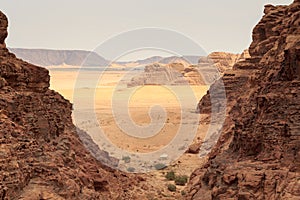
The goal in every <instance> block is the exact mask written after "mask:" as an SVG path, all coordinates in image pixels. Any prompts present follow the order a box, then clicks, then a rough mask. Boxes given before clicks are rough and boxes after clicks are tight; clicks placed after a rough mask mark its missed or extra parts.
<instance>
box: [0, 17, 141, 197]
mask: <svg viewBox="0 0 300 200" xmlns="http://www.w3.org/2000/svg"><path fill="white" fill-rule="evenodd" d="M7 25H8V22H7V18H6V17H5V15H4V14H3V13H2V12H0V116H1V117H0V149H1V151H0V168H1V171H0V199H118V198H119V199H133V198H134V196H132V195H134V194H131V193H130V190H131V189H132V187H133V186H134V184H135V181H133V179H132V178H131V175H128V174H123V173H120V172H118V171H114V170H111V169H108V168H106V167H105V166H103V165H102V164H101V163H100V162H98V161H97V160H96V159H95V158H94V157H93V156H91V154H90V153H89V152H88V150H86V148H85V147H84V145H83V143H82V142H81V140H80V139H79V136H78V134H77V133H76V128H75V127H74V125H73V124H72V119H71V110H72V105H71V104H70V103H69V102H68V101H67V100H65V99H64V98H63V97H62V96H61V95H60V94H58V93H57V92H55V91H53V90H50V89H48V87H49V74H48V71H47V70H46V69H44V68H41V67H37V66H35V65H32V64H29V63H27V62H24V61H22V60H20V59H18V58H16V57H15V55H14V54H12V53H10V52H9V51H8V49H6V47H5V43H4V39H5V38H6V36H7ZM81 136H82V135H81ZM88 140H89V139H88V138H86V139H85V140H84V142H89V141H88ZM93 153H94V154H97V150H95V151H94V152H93Z"/></svg>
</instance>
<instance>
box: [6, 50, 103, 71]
mask: <svg viewBox="0 0 300 200" xmlns="http://www.w3.org/2000/svg"><path fill="white" fill-rule="evenodd" d="M9 50H10V51H11V52H12V53H14V54H15V55H16V56H17V57H18V58H21V59H23V60H25V61H27V62H29V63H33V64H35V65H39V66H43V67H47V66H59V65H71V66H81V65H83V66H107V65H108V64H109V61H107V60H105V59H104V58H103V57H101V56H99V55H98V54H97V53H95V52H90V51H83V50H49V49H20V48H9ZM86 58H87V59H86Z"/></svg>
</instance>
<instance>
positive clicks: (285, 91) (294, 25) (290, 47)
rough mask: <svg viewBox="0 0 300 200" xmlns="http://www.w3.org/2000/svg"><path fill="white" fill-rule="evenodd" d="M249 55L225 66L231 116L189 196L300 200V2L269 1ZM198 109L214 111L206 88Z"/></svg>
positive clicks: (193, 181)
mask: <svg viewBox="0 0 300 200" xmlns="http://www.w3.org/2000/svg"><path fill="white" fill-rule="evenodd" d="M264 13H265V15H264V17H263V18H262V20H261V21H260V22H259V23H258V25H257V26H256V27H255V28H254V30H253V42H252V44H251V46H250V48H249V52H250V55H251V58H247V59H245V60H244V61H241V62H238V63H236V64H235V65H234V67H233V69H232V70H229V71H225V74H224V76H223V77H222V79H221V80H218V81H217V82H216V83H215V84H214V85H212V86H211V88H210V90H214V89H217V85H218V83H219V82H220V81H223V82H224V85H225V89H226V95H227V109H226V112H227V117H226V120H225V125H224V127H223V130H222V132H221V137H220V138H219V140H218V142H217V144H216V146H215V148H214V149H213V151H212V152H211V153H210V156H209V159H208V162H207V163H206V165H205V166H204V167H202V168H200V169H197V170H196V171H195V172H194V173H193V174H192V175H191V180H190V185H189V191H190V192H189V198H191V199H300V179H299V177H300V0H295V1H294V2H293V3H292V4H291V5H290V6H276V7H275V6H272V5H267V6H265V10H264ZM199 110H200V111H201V112H202V113H209V112H210V97H209V92H208V94H207V95H206V96H205V97H204V98H203V99H202V100H201V101H200V103H199Z"/></svg>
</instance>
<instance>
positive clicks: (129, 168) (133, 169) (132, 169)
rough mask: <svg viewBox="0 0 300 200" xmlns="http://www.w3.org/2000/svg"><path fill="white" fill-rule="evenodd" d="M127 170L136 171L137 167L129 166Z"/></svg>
mask: <svg viewBox="0 0 300 200" xmlns="http://www.w3.org/2000/svg"><path fill="white" fill-rule="evenodd" d="M127 171H128V172H134V171H135V168H134V167H128V168H127Z"/></svg>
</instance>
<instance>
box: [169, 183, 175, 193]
mask: <svg viewBox="0 0 300 200" xmlns="http://www.w3.org/2000/svg"><path fill="white" fill-rule="evenodd" d="M168 190H169V191H171V192H175V191H176V185H173V184H169V185H168Z"/></svg>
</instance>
